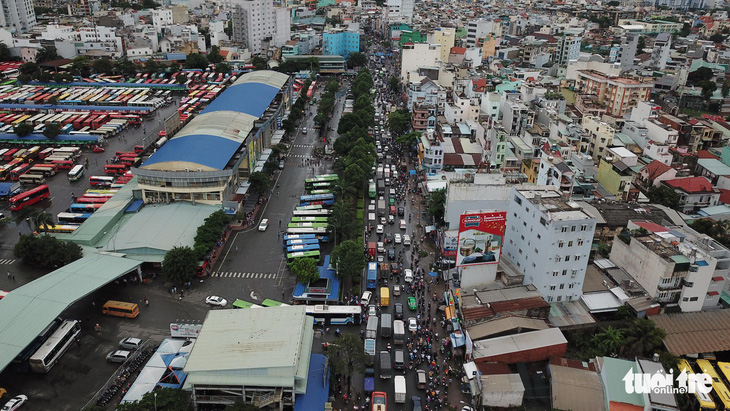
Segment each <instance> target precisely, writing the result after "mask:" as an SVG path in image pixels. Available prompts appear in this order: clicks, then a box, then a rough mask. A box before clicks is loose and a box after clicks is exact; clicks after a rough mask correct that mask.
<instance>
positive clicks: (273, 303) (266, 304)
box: [261, 298, 289, 307]
mask: <svg viewBox="0 0 730 411" xmlns="http://www.w3.org/2000/svg"><path fill="white" fill-rule="evenodd" d="M261 306H262V307H288V306H289V304H284V303H281V302H279V301H276V300H272V299H270V298H267V299H265V300H264V301H261Z"/></svg>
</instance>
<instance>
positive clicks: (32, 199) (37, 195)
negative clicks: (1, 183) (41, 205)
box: [9, 184, 51, 211]
mask: <svg viewBox="0 0 730 411" xmlns="http://www.w3.org/2000/svg"><path fill="white" fill-rule="evenodd" d="M50 196H51V190H50V189H49V188H48V186H47V185H45V184H43V185H40V186H38V187H36V188H34V189H32V190H28V191H26V192H23V193H20V194H18V195H16V196H13V197H10V201H9V202H10V209H11V210H12V211H20V210H22V209H23V208H24V207H27V206H30V205H33V204H35V203H37V202H39V201H41V200H43V199H46V198H48V197H50Z"/></svg>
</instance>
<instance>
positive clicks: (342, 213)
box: [327, 200, 355, 244]
mask: <svg viewBox="0 0 730 411" xmlns="http://www.w3.org/2000/svg"><path fill="white" fill-rule="evenodd" d="M354 219H355V213H354V212H353V211H352V208H351V207H350V206H349V205H348V204H347V203H345V202H344V201H342V200H337V201H335V204H334V205H333V206H332V214H330V216H329V217H328V218H327V223H328V224H329V227H330V229H331V230H332V231H333V232H334V233H335V244H337V240H339V239H340V238H342V237H343V236H345V235H346V234H347V231H348V226H349V225H350V224H351V223H352V222H353V220H354Z"/></svg>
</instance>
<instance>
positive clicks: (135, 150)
mask: <svg viewBox="0 0 730 411" xmlns="http://www.w3.org/2000/svg"><path fill="white" fill-rule="evenodd" d="M143 151H144V146H140V145H136V146H134V154H139V153H141V152H143Z"/></svg>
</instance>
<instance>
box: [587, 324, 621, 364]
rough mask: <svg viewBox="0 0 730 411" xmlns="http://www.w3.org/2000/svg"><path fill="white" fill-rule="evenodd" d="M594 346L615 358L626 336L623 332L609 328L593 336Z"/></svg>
mask: <svg viewBox="0 0 730 411" xmlns="http://www.w3.org/2000/svg"><path fill="white" fill-rule="evenodd" d="M592 342H593V344H595V345H596V346H597V347H598V348H600V349H601V350H602V351H603V352H605V353H607V354H609V355H611V356H614V355H616V354H617V353H618V352H619V350H620V349H621V346H622V345H623V343H624V336H623V333H622V332H621V330H619V329H616V328H613V327H612V326H610V325H609V326H608V328H604V329H603V331H601V332H600V333H598V334H596V335H594V336H593V339H592Z"/></svg>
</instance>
